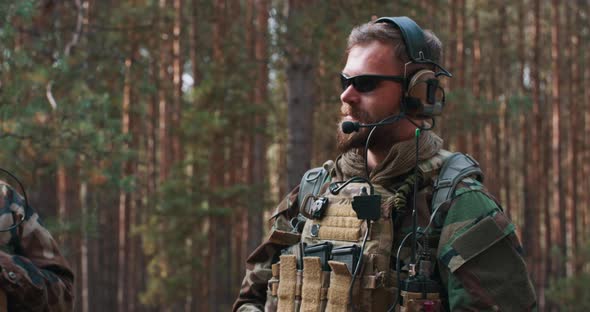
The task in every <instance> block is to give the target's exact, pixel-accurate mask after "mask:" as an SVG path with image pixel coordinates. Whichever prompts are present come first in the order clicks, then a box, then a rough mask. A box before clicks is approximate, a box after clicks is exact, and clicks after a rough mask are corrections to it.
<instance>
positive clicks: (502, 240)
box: [438, 178, 537, 311]
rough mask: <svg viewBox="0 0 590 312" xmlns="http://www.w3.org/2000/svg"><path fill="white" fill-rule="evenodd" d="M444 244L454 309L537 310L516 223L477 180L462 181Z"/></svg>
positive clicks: (443, 267) (444, 273)
mask: <svg viewBox="0 0 590 312" xmlns="http://www.w3.org/2000/svg"><path fill="white" fill-rule="evenodd" d="M445 206H446V209H445V211H444V212H443V213H446V217H445V218H444V220H445V221H444V226H443V227H442V232H441V235H440V240H439V244H438V261H439V270H440V273H441V279H442V281H443V286H444V287H445V288H446V290H447V294H448V303H447V304H448V308H449V310H450V311H535V310H536V309H537V308H536V295H535V292H534V288H533V285H532V283H531V280H530V278H529V276H528V273H527V269H526V265H525V262H524V259H523V256H522V247H521V244H520V242H519V240H518V238H517V236H516V232H515V226H514V224H512V223H511V222H510V220H509V219H508V218H507V216H506V215H505V214H504V212H503V210H502V208H501V207H500V205H499V204H498V203H497V201H496V200H495V199H494V198H493V197H492V196H491V195H489V194H488V193H487V191H486V189H485V188H484V186H483V185H482V184H481V183H480V182H478V181H477V180H475V179H471V178H467V179H464V180H463V181H462V183H460V184H459V186H458V188H457V190H456V191H455V194H454V196H453V198H452V199H451V201H450V202H449V203H448V205H445Z"/></svg>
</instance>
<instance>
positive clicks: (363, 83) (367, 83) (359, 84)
mask: <svg viewBox="0 0 590 312" xmlns="http://www.w3.org/2000/svg"><path fill="white" fill-rule="evenodd" d="M378 83H379V80H378V79H376V78H375V77H367V76H358V77H355V78H354V82H353V84H354V88H355V89H356V90H357V91H358V92H369V91H373V90H375V88H377V84H378Z"/></svg>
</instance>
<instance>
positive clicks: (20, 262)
mask: <svg viewBox="0 0 590 312" xmlns="http://www.w3.org/2000/svg"><path fill="white" fill-rule="evenodd" d="M20 220H22V223H20V225H18V223H19V222H20ZM13 225H18V226H15V227H13V229H12V230H10V231H3V232H0V246H1V250H0V270H1V271H0V289H1V290H3V291H4V293H5V294H6V297H7V301H8V302H7V304H8V310H9V311H72V310H73V303H74V296H73V283H74V274H73V273H72V270H71V269H70V266H69V265H68V263H67V261H66V259H65V258H64V257H63V256H62V255H61V254H60V252H59V249H58V247H57V244H56V242H55V240H54V239H53V237H52V236H51V234H50V233H49V232H48V231H47V229H45V228H44V227H43V225H42V223H41V220H40V219H39V215H38V214H37V213H36V212H35V211H34V210H33V209H32V208H30V207H28V206H27V207H25V204H24V200H23V198H22V197H21V196H20V195H19V194H18V193H17V192H15V191H14V189H13V188H11V187H10V186H8V185H7V184H6V183H4V182H0V229H8V228H11V227H12V226H13Z"/></svg>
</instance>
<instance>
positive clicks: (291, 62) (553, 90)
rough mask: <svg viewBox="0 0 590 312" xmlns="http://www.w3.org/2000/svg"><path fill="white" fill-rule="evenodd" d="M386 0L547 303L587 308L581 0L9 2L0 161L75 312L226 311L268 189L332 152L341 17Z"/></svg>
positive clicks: (271, 201) (359, 15) (587, 63)
mask: <svg viewBox="0 0 590 312" xmlns="http://www.w3.org/2000/svg"><path fill="white" fill-rule="evenodd" d="M396 15H407V16H410V17H412V18H414V19H415V20H416V21H417V22H418V23H419V24H420V25H421V26H422V27H423V28H428V29H432V30H434V32H435V33H436V34H437V35H438V36H439V37H440V38H441V40H442V41H443V43H444V45H445V60H444V62H443V64H444V65H446V67H447V68H448V69H449V70H450V71H451V72H452V73H453V74H454V78H453V79H447V80H446V81H445V85H446V90H447V96H448V101H447V107H446V111H445V114H444V117H442V119H441V120H439V121H438V122H437V128H438V129H437V132H438V133H439V134H441V135H442V136H443V137H444V138H445V147H446V148H447V149H450V150H457V151H464V152H468V153H470V154H472V155H474V156H475V157H476V158H477V159H479V161H480V163H481V165H482V167H483V168H484V172H486V173H487V174H486V181H487V183H486V184H487V185H488V187H489V188H490V190H491V191H492V193H493V194H496V195H497V197H498V198H499V199H500V200H501V202H502V203H504V208H505V210H506V211H507V212H508V213H509V215H510V217H511V218H512V219H513V220H514V222H515V223H516V224H517V225H518V226H519V231H520V236H521V238H522V241H523V244H524V248H525V251H526V255H527V258H526V259H527V262H528V265H529V269H530V271H531V274H532V275H533V279H534V282H535V284H536V289H537V293H538V296H539V303H540V305H541V310H555V309H557V308H558V307H560V308H561V309H564V310H568V311H587V310H588V309H590V290H589V289H590V288H588V287H587V285H588V283H590V273H589V272H590V267H589V266H588V263H589V261H590V248H589V247H590V245H589V243H588V242H589V240H588V238H589V235H590V210H589V205H590V195H589V190H590V178H588V177H589V176H590V141H589V139H590V110H589V109H590V107H589V103H588V99H590V88H588V86H587V83H588V82H590V52H589V51H590V21H589V17H590V1H588V0H578V1H574V0H572V1H557V0H553V1H549V0H544V1H542V0H520V1H508V0H498V1H483V0H416V1H403V0H397V1H394V0H391V1H368V0H323V1H320V0H316V1H312V0H288V1H287V0H68V1H57V0H19V1H11V0H0V17H1V19H0V22H1V24H0V145H1V147H2V152H1V153H0V167H2V168H5V169H8V170H9V171H11V172H13V173H14V174H15V175H17V176H18V177H19V178H20V179H21V180H22V181H23V183H24V184H25V185H26V188H27V192H28V194H29V197H30V202H31V203H32V205H33V206H34V207H35V208H36V209H37V210H38V211H39V213H40V214H41V216H42V217H43V218H44V221H45V223H46V224H47V225H48V227H49V228H50V230H51V232H52V233H53V234H54V236H55V237H56V238H57V239H58V241H59V243H60V245H61V247H62V249H63V252H64V253H65V255H66V256H67V258H68V260H69V261H70V263H71V265H72V266H73V268H74V270H75V272H76V295H77V302H76V310H77V311H84V312H87V311H227V310H229V309H230V305H231V303H232V302H233V300H234V299H235V297H236V295H237V292H238V289H239V285H240V283H241V280H242V277H243V274H244V271H245V269H244V261H245V259H246V257H247V255H248V254H249V253H250V252H251V251H252V250H253V249H254V248H255V247H256V246H257V245H258V243H259V242H260V241H261V239H262V237H263V235H264V232H265V229H266V226H267V222H266V219H267V218H268V214H269V212H270V211H271V210H272V208H273V205H275V204H276V203H278V201H279V200H280V199H281V197H282V196H284V195H285V194H286V192H287V191H288V190H289V189H290V188H292V187H294V186H295V185H297V184H298V183H299V179H300V176H301V174H302V173H303V172H304V171H305V170H306V169H308V168H310V167H311V166H317V165H320V164H321V163H322V162H323V161H324V160H326V159H333V158H335V156H336V151H335V129H336V126H337V120H338V118H339V117H338V112H339V105H340V104H339V93H340V90H339V82H338V73H339V72H340V70H341V68H342V67H343V65H344V60H345V59H344V48H345V44H346V37H347V35H348V33H349V32H350V30H351V29H352V27H353V26H354V25H358V24H361V23H364V22H367V21H369V20H371V18H372V17H373V16H396ZM4 179H8V178H6V177H5V178H4ZM574 277H575V278H574ZM564 307H565V308H564Z"/></svg>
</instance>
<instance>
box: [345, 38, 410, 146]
mask: <svg viewBox="0 0 590 312" xmlns="http://www.w3.org/2000/svg"><path fill="white" fill-rule="evenodd" d="M402 69H403V64H401V62H400V61H399V60H397V58H395V57H394V52H393V48H392V47H391V46H389V45H386V44H383V43H381V42H379V41H374V42H371V43H368V44H363V45H356V46H354V47H352V49H350V52H349V54H348V58H347V61H346V66H344V69H343V70H342V73H343V74H344V75H345V76H346V77H354V76H358V75H369V74H372V75H388V76H397V75H399V76H401V75H403V72H402ZM358 89H361V90H357V88H355V87H354V85H352V84H351V85H349V86H348V87H347V88H346V89H345V90H343V92H342V94H340V101H341V107H340V112H341V120H340V123H342V122H344V121H353V122H354V121H358V122H360V123H375V122H378V121H380V120H382V119H384V118H385V117H388V116H391V115H395V114H398V113H399V111H400V99H401V96H402V86H401V84H400V83H398V82H395V81H389V80H382V81H380V82H378V83H377V85H376V87H375V88H374V89H372V90H370V91H365V90H363V89H362V88H358ZM397 127H399V125H398V124H397V123H396V124H393V125H389V126H382V127H378V128H377V129H376V131H375V133H374V134H373V137H372V138H371V142H370V143H371V145H370V148H371V147H373V148H374V147H378V146H379V145H383V147H386V146H390V145H391V143H394V142H395V141H396V140H397V139H398V138H397V137H396V128H397ZM369 131H370V128H361V130H360V131H359V132H355V133H352V134H345V133H343V132H342V130H341V129H340V124H338V148H339V150H340V151H341V152H345V151H348V150H350V149H353V148H363V147H364V146H365V141H366V139H367V136H368V134H369Z"/></svg>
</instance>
